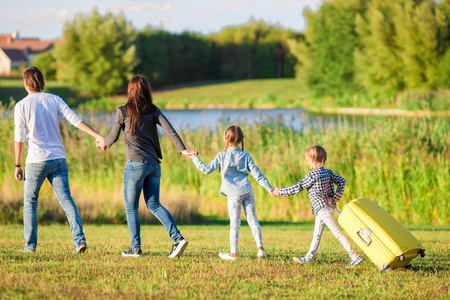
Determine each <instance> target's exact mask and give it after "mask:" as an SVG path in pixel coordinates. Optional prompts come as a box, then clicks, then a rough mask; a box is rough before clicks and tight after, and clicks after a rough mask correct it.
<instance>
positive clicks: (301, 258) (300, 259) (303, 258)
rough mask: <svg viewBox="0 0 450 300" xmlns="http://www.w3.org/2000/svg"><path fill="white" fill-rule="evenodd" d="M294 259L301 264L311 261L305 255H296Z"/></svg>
mask: <svg viewBox="0 0 450 300" xmlns="http://www.w3.org/2000/svg"><path fill="white" fill-rule="evenodd" d="M294 261H295V262H296V263H299V264H309V263H310V262H311V261H310V260H308V259H306V258H305V257H294Z"/></svg>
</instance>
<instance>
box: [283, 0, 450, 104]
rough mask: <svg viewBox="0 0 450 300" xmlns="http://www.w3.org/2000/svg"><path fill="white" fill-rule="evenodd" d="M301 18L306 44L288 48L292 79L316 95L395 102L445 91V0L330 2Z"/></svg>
mask: <svg viewBox="0 0 450 300" xmlns="http://www.w3.org/2000/svg"><path fill="white" fill-rule="evenodd" d="M304 14H305V17H306V19H307V23H308V26H307V28H306V30H305V39H304V40H302V39H301V40H290V41H289V45H290V48H291V49H292V54H293V55H295V56H296V58H297V61H298V64H297V66H296V72H297V77H302V78H304V79H306V80H307V83H308V85H309V86H310V87H312V88H314V89H315V90H316V91H317V92H318V93H319V94H320V95H332V96H334V97H342V96H345V95H354V94H361V93H362V94H365V95H367V96H369V97H379V98H383V97H389V98H395V95H396V94H397V93H399V92H403V91H405V90H412V91H413V90H417V89H422V90H433V89H435V88H437V87H441V88H448V87H449V86H450V85H449V82H450V81H449V80H446V78H447V77H446V76H447V74H448V73H449V71H448V70H449V68H450V67H449V66H450V64H448V63H447V61H448V57H447V56H445V53H446V52H448V51H447V50H448V48H449V40H450V38H449V37H450V31H449V28H450V27H449V24H450V2H449V1H448V0H447V1H434V0H420V1H415V0H396V1H389V0H352V1H344V0H331V1H326V2H324V3H323V4H322V6H321V7H320V8H319V10H318V11H317V12H314V13H313V12H311V11H309V10H306V11H305V13H304ZM351 104H352V103H349V106H352V105H351ZM412 106H413V105H412Z"/></svg>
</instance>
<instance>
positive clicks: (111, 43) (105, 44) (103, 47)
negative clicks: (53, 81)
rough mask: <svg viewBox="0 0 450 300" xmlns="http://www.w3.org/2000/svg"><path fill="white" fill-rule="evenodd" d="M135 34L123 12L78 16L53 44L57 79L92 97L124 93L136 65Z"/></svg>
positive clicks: (68, 24) (66, 25)
mask: <svg viewBox="0 0 450 300" xmlns="http://www.w3.org/2000/svg"><path fill="white" fill-rule="evenodd" d="M135 36H136V34H135V30H134V29H133V28H132V26H131V24H130V23H128V22H127V21H126V20H125V18H124V16H123V14H119V15H117V16H114V15H112V14H111V13H108V14H106V15H105V16H101V15H100V14H99V13H98V12H97V10H94V11H93V12H92V14H91V15H87V16H83V15H78V17H76V19H75V20H74V21H73V22H72V23H70V22H66V24H65V27H64V40H63V41H62V42H60V43H56V44H55V53H54V55H55V57H56V61H57V66H58V78H59V79H62V80H64V81H67V82H69V84H70V85H71V86H72V87H73V88H74V89H76V90H78V91H79V92H82V93H86V94H91V95H94V96H103V95H111V94H115V93H118V92H119V91H120V92H123V91H124V87H125V86H126V84H127V81H128V80H129V79H131V77H132V75H133V68H134V66H135V64H136V57H135V46H134V45H133V44H132V43H133V42H134V39H135Z"/></svg>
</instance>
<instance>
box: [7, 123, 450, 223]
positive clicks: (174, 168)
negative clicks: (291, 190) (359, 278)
mask: <svg viewBox="0 0 450 300" xmlns="http://www.w3.org/2000/svg"><path fill="white" fill-rule="evenodd" d="M85 121H86V122H88V123H89V124H91V125H92V126H93V127H94V128H97V129H98V130H99V131H100V133H102V134H103V135H105V136H106V135H107V134H108V133H109V130H110V127H109V125H106V124H95V122H92V121H90V120H85ZM106 123H107V124H110V122H106ZM240 125H242V127H243V130H244V133H245V136H246V137H245V150H246V151H248V152H249V153H250V154H251V155H252V157H253V159H254V160H255V162H256V164H257V165H258V166H259V167H260V169H261V171H262V172H263V174H264V175H265V176H266V177H267V178H268V179H269V181H270V182H271V184H272V185H274V186H287V185H292V184H294V183H296V182H298V181H299V180H300V179H301V178H302V177H303V176H304V175H305V174H306V173H307V172H308V171H309V170H308V167H307V165H306V162H305V158H304V152H305V151H306V150H307V149H308V148H309V147H310V146H312V145H314V144H320V145H322V146H323V147H325V149H326V150H327V152H328V160H327V163H326V167H327V168H330V169H332V170H333V171H334V172H335V173H337V174H339V175H341V176H342V177H344V178H345V179H346V181H347V183H346V188H345V192H344V197H343V199H342V201H341V202H340V203H339V204H338V206H340V207H342V205H343V204H344V203H346V202H348V201H350V200H352V199H354V198H359V197H367V198H370V199H372V200H374V201H376V202H377V203H378V204H380V205H381V206H382V207H383V208H385V209H386V210H387V211H388V212H390V213H391V214H392V215H393V216H394V217H395V218H397V219H399V220H400V221H401V222H404V223H414V224H449V221H450V204H449V199H450V197H449V196H450V195H449V193H450V192H449V190H450V184H449V180H448V177H449V176H448V174H449V158H450V157H449V146H450V136H449V129H450V122H449V119H448V118H380V119H371V120H370V121H369V120H366V122H365V123H364V124H363V125H358V124H356V123H354V122H353V121H352V119H345V118H341V121H340V122H339V123H338V124H335V125H330V124H328V125H324V124H321V125H320V124H319V125H317V126H311V127H308V128H307V129H305V130H304V131H301V132H295V131H293V130H292V129H290V128H288V127H286V126H284V124H283V122H282V121H281V122H275V123H272V124H270V125H266V124H259V125H256V126H247V125H246V124H240ZM225 126H226V124H223V126H221V127H219V129H216V130H215V131H211V130H210V129H208V128H204V129H200V130H196V131H185V132H181V133H180V135H181V136H182V138H183V140H184V142H185V144H186V146H187V147H188V148H197V149H198V150H199V152H200V158H201V159H202V160H203V161H204V162H206V163H208V162H209V161H210V160H212V159H213V158H214V157H215V155H216V154H217V153H218V152H219V151H221V150H222V148H223V144H222V132H223V129H224V128H225ZM13 131H14V130H13V118H12V116H11V115H10V116H7V117H2V118H1V120H0V154H1V158H0V165H1V166H2V169H1V170H0V187H1V190H2V193H1V194H0V206H2V207H1V209H0V211H1V213H0V222H2V223H10V222H20V221H21V212H20V208H21V202H22V199H23V196H22V193H23V191H22V184H21V183H18V182H15V180H14V176H13V172H14V169H13V161H14V147H13ZM61 132H62V136H63V140H64V143H65V147H66V153H67V162H68V164H69V176H70V184H71V189H72V194H73V197H74V199H75V201H76V203H77V205H78V208H79V210H80V213H81V215H82V218H83V220H84V221H85V222H124V221H125V214H124V205H123V196H122V173H123V168H124V164H125V146H124V142H123V139H122V138H121V139H120V140H119V141H118V142H117V143H116V144H115V145H114V146H113V147H112V148H111V149H109V150H107V151H106V152H101V151H99V150H98V149H96V147H95V144H94V140H93V139H92V138H91V137H89V136H86V135H85V134H84V133H82V132H81V131H79V130H77V129H75V128H73V127H72V126H70V125H69V126H67V125H66V124H62V125H61ZM161 146H162V149H163V157H164V158H163V162H162V179H161V192H162V194H161V201H162V203H163V204H164V205H166V206H167V207H168V209H169V210H170V211H171V212H172V213H173V214H174V216H175V218H176V220H177V221H178V222H186V223H188V222H194V221H198V220H201V218H202V216H208V217H214V218H221V219H226V218H227V205H226V198H225V197H223V196H221V195H220V194H219V189H220V175H219V174H217V173H213V174H210V175H204V174H202V173H200V172H198V171H197V169H196V168H195V167H194V165H193V164H192V162H191V161H190V160H188V159H186V158H184V157H183V156H181V155H180V154H178V152H177V150H176V149H175V147H174V146H173V145H172V143H171V141H170V140H169V139H168V138H167V137H162V138H161ZM25 155H26V154H25ZM250 180H251V182H252V185H253V187H254V192H255V196H256V205H257V213H258V216H259V218H260V219H261V220H267V221H301V220H309V219H312V215H311V207H310V204H309V199H308V196H307V193H306V191H305V192H302V193H300V194H299V195H297V196H293V197H287V198H284V197H280V198H272V197H270V195H269V194H268V193H267V192H266V191H265V190H264V189H263V188H262V187H260V186H259V185H258V184H257V183H256V182H255V181H254V180H253V179H252V178H251V179H250ZM39 201H40V206H39V207H38V212H39V213H40V214H41V215H40V220H41V221H45V220H53V219H54V218H55V216H59V217H56V219H57V220H65V216H64V212H63V211H62V209H61V208H60V207H59V206H58V202H57V200H56V198H55V196H54V195H53V191H52V189H51V187H50V185H49V184H48V183H46V184H44V186H43V189H42V190H41V194H40V200H39ZM141 203H142V204H143V202H141ZM140 211H141V217H142V218H143V221H144V222H154V221H155V220H154V219H153V218H152V216H151V214H150V213H149V212H148V210H147V209H145V207H143V206H142V207H141V209H140Z"/></svg>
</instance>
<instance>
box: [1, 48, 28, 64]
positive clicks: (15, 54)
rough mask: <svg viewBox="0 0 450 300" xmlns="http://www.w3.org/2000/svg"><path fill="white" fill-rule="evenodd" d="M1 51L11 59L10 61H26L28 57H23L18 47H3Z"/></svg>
mask: <svg viewBox="0 0 450 300" xmlns="http://www.w3.org/2000/svg"><path fill="white" fill-rule="evenodd" d="M3 52H5V54H6V55H7V56H8V57H9V58H10V59H11V60H12V61H20V62H27V61H28V59H27V58H26V57H25V55H24V54H23V52H22V51H21V50H18V49H3Z"/></svg>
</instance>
